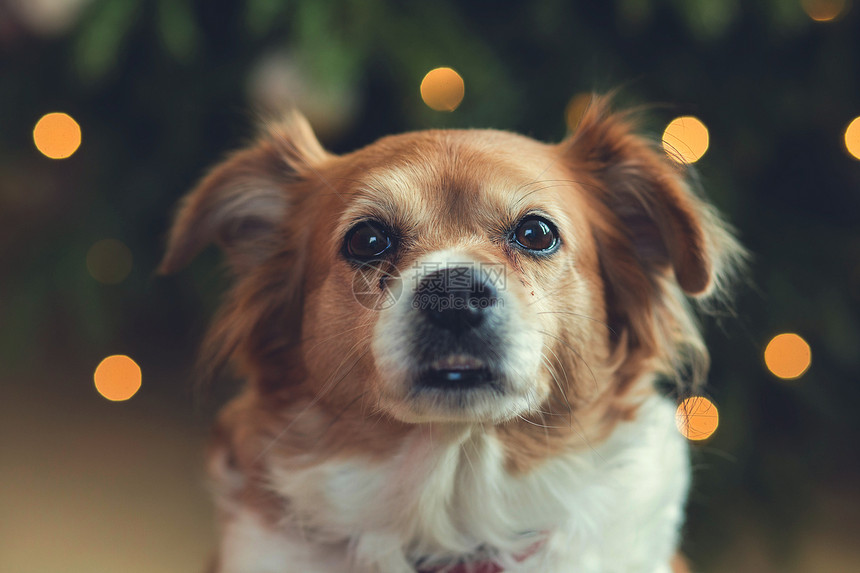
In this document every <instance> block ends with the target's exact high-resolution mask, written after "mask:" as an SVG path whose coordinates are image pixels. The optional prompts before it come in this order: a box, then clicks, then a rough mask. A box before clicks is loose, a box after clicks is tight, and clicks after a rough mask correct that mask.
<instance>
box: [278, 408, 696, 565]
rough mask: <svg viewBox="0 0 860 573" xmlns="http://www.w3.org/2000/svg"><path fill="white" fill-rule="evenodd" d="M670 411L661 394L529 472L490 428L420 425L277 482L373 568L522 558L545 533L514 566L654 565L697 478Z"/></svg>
mask: <svg viewBox="0 0 860 573" xmlns="http://www.w3.org/2000/svg"><path fill="white" fill-rule="evenodd" d="M672 413H673V412H672V411H671V405H670V404H668V403H665V402H664V401H663V400H662V399H657V398H655V399H653V400H651V401H649V403H646V404H645V405H643V408H642V410H641V411H640V415H639V416H638V417H637V421H636V422H633V423H630V424H626V425H624V426H622V427H620V428H619V429H618V430H617V431H616V433H615V434H614V435H613V436H612V437H611V438H610V439H609V440H608V441H606V442H604V443H602V444H600V445H597V446H595V448H593V449H590V450H586V451H582V452H577V453H571V454H567V455H565V456H560V457H558V458H553V459H551V460H548V461H547V462H546V463H545V464H544V465H543V466H541V467H539V468H537V469H535V470H534V471H533V472H531V473H529V474H527V475H524V476H513V475H511V474H510V473H508V472H507V471H506V470H505V468H504V455H503V449H502V446H501V444H500V442H499V441H498V440H497V438H495V437H494V436H493V434H492V433H485V432H475V431H470V432H466V431H465V430H464V431H463V433H462V434H461V435H456V436H452V435H448V436H441V435H438V434H434V432H433V431H432V430H426V431H422V430H418V431H416V432H415V433H414V434H413V435H412V436H410V438H409V439H407V440H406V441H404V443H403V445H402V447H401V448H400V449H399V451H398V453H397V455H396V456H393V457H392V458H391V459H388V460H385V461H376V462H370V461H368V460H364V459H357V458H350V459H340V460H331V461H327V462H325V463H322V464H319V465H315V466H313V467H310V468H306V469H302V470H295V469H288V468H286V467H278V466H273V467H272V468H271V480H272V485H273V486H274V488H275V489H276V490H277V491H278V492H279V493H280V494H281V495H283V496H284V497H285V498H286V499H288V500H290V510H291V516H290V517H291V518H292V520H293V522H294V523H295V524H296V525H298V526H300V527H301V528H302V529H303V531H305V532H306V533H305V534H306V535H309V538H310V539H317V540H319V541H320V542H327V543H337V542H344V541H346V542H348V545H349V546H350V547H351V548H352V551H353V552H354V555H353V556H352V558H351V559H353V560H354V561H355V562H358V563H364V564H366V567H363V566H362V567H359V568H357V569H356V570H357V571H365V570H367V571H376V570H379V571H401V570H402V571H414V570H415V569H414V564H415V563H416V561H418V560H419V559H427V558H430V559H431V560H432V559H438V560H440V561H444V560H446V559H450V558H452V557H456V556H462V555H469V554H473V553H474V552H476V551H482V550H484V549H485V548H487V547H491V548H493V550H494V551H496V554H497V555H499V554H501V555H504V556H506V557H507V558H508V559H514V558H515V557H516V556H518V555H522V554H523V551H524V549H525V548H527V547H529V546H530V545H532V544H533V543H534V540H535V539H536V538H539V539H545V540H546V543H544V545H543V547H542V550H541V552H540V553H541V554H540V555H536V556H534V557H533V558H530V559H529V560H528V563H529V565H528V566H526V564H524V567H526V568H525V569H516V570H522V571H533V570H537V569H530V568H528V567H535V566H536V565H535V562H538V561H540V563H542V565H541V567H544V569H541V570H544V571H556V570H559V571H567V570H568V569H556V568H554V565H553V563H555V562H557V561H559V562H560V561H566V562H567V563H568V564H571V563H576V564H577V566H578V567H579V568H578V569H576V568H574V569H569V570H576V571H616V570H617V571H636V570H639V569H637V567H640V566H641V567H643V569H642V570H643V571H648V570H651V569H649V568H650V563H651V562H654V563H657V562H659V561H660V560H662V559H663V558H664V557H665V558H666V560H668V556H669V555H671V552H672V550H673V548H674V544H675V541H676V536H677V528H678V526H679V524H680V521H681V517H682V506H683V500H684V498H685V494H686V488H687V482H688V479H689V476H688V469H687V453H686V447H685V444H684V443H683V440H682V439H681V438H680V436H679V435H678V433H677V432H676V431H675V430H674V427H673V425H674V424H673V423H672V420H673V417H672ZM607 559H613V560H614V561H617V562H618V567H617V568H615V567H614V566H611V565H607ZM541 560H542V561H541ZM622 561H623V563H622ZM625 567H626V568H625ZM510 570H511V571H513V570H514V569H513V568H511V569H510Z"/></svg>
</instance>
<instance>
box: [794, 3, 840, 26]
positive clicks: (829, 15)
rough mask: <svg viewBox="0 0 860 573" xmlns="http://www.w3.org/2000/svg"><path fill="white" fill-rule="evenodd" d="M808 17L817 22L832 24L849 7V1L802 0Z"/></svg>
mask: <svg viewBox="0 0 860 573" xmlns="http://www.w3.org/2000/svg"><path fill="white" fill-rule="evenodd" d="M800 5H801V6H802V7H803V11H804V12H806V14H807V16H809V17H810V18H812V19H813V20H815V21H816V22H831V21H833V20H835V19H836V18H838V17H839V16H841V15H842V14H843V13H844V12H845V9H846V8H847V6H848V2H847V0H801V1H800Z"/></svg>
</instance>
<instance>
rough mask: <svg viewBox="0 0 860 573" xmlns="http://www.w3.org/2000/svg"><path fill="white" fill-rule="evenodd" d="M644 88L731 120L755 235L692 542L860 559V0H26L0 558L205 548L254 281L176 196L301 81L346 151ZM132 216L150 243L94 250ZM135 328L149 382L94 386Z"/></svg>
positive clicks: (125, 229) (3, 291)
mask: <svg viewBox="0 0 860 573" xmlns="http://www.w3.org/2000/svg"><path fill="white" fill-rule="evenodd" d="M828 10H831V12H832V13H836V14H838V15H837V16H836V17H835V18H833V19H832V20H829V21H815V20H813V18H811V17H810V14H812V15H815V16H816V17H818V18H821V17H822V15H825V16H826V15H827V11H828ZM438 66H450V67H453V68H454V69H456V70H457V71H458V72H459V73H460V74H461V76H462V77H463V79H464V81H465V98H464V99H463V102H462V104H461V105H460V107H459V108H458V109H456V110H455V111H454V112H452V113H443V112H436V111H433V110H431V109H429V108H428V107H427V106H426V105H424V103H423V102H422V101H421V98H420V95H419V90H418V87H419V84H420V82H421V79H422V78H423V77H424V75H425V74H426V73H427V72H428V71H429V70H430V69H432V68H435V67H438ZM618 86H621V87H622V90H621V92H620V96H619V98H618V99H619V101H620V103H621V104H622V105H640V104H656V105H654V106H653V107H652V110H651V112H650V113H649V122H650V123H648V124H647V125H646V128H648V129H649V130H650V131H651V133H652V135H653V136H654V137H656V138H659V137H660V133H661V131H662V129H663V127H664V126H665V125H666V123H668V121H669V120H671V119H672V118H674V117H676V116H679V115H695V116H697V117H699V118H700V119H701V120H702V121H703V122H704V123H705V124H706V125H707V126H708V128H709V130H710V148H709V150H708V152H707V153H706V154H705V156H704V157H703V158H702V159H701V160H700V161H699V162H698V163H697V164H696V170H697V173H698V176H699V177H700V179H701V181H702V184H703V186H704V188H705V189H706V190H707V192H708V195H709V196H710V197H711V199H712V200H713V201H714V203H716V204H717V206H718V207H719V208H720V209H721V210H722V211H723V212H724V213H725V214H726V216H727V218H728V219H729V220H730V221H732V222H733V223H734V224H735V225H736V226H737V227H738V229H739V232H740V236H741V240H742V242H743V243H744V244H745V245H746V246H747V247H748V248H749V249H750V250H751V251H752V252H753V255H754V259H753V262H752V264H751V267H750V271H749V273H748V276H746V277H744V278H745V284H743V285H742V286H741V287H740V288H739V290H738V302H737V305H736V311H737V312H736V316H732V315H729V314H727V315H726V316H722V317H718V320H708V321H707V329H706V330H707V335H708V336H707V337H708V342H709V345H710V348H711V350H712V355H713V362H714V364H713V367H712V371H711V377H710V382H709V387H708V396H709V397H710V398H711V399H712V400H713V401H714V403H715V404H716V405H717V406H718V407H719V411H720V415H721V422H720V426H719V429H718V430H717V432H716V434H715V435H714V436H713V437H712V438H711V439H709V440H707V441H706V442H704V443H701V444H696V445H694V449H695V468H696V481H695V486H694V488H693V492H692V494H691V500H690V518H689V522H688V525H687V527H686V533H685V534H686V540H685V545H684V550H685V552H686V553H687V554H688V555H689V556H690V558H691V560H692V561H693V562H694V563H695V564H696V569H697V570H700V571H703V572H727V573H728V572H747V571H749V572H771V571H772V572H795V571H797V572H800V571H804V572H806V571H809V572H816V573H819V572H825V573H826V572H847V571H860V546H858V544H857V543H856V540H857V537H858V534H860V488H858V482H860V456H858V452H860V448H858V446H857V442H858V438H860V415H858V404H860V402H858V400H860V387H858V383H860V320H858V314H860V313H858V308H860V161H858V160H857V159H855V158H853V157H851V156H850V155H849V153H848V152H847V151H846V148H845V144H844V139H843V136H844V133H845V129H846V126H847V125H848V124H849V122H850V121H851V120H852V119H853V118H855V117H857V116H860V6H853V9H852V6H851V4H850V2H846V1H842V0H760V1H758V2H741V0H698V1H695V2H694V1H686V0H614V1H605V2H572V1H569V0H531V1H528V2H500V1H489V0H474V1H471V2H454V1H451V0H444V1H443V0H437V1H433V2H406V1H383V0H361V1H360V0H351V1H334V0H253V1H248V2H228V1H222V0H0V571H4V572H7V571H8V572H16V573H17V572H28V573H29V572H34V573H35V572H39V573H41V572H46V571H65V572H78V571H81V572H83V571H87V572H93V571H105V572H108V571H110V572H113V571H123V572H148V571H159V572H174V571H175V572H179V571H189V570H191V571H194V570H198V569H199V567H200V566H201V565H202V563H203V561H204V559H205V556H206V553H207V551H208V549H209V547H210V546H211V544H212V542H213V541H212V540H213V536H214V533H213V527H212V524H211V509H210V507H209V504H208V501H207V499H206V494H205V487H204V482H203V471H202V459H203V454H202V443H203V440H204V437H205V433H206V428H207V425H208V423H209V421H210V419H211V416H212V412H213V411H214V409H215V408H216V407H217V405H218V403H219V401H220V400H221V399H223V396H224V395H226V394H228V393H229V392H230V388H229V387H226V386H229V385H226V386H222V387H221V389H220V390H218V391H215V392H214V395H212V396H209V397H206V398H204V399H202V400H195V398H194V396H193V393H192V390H191V388H192V380H193V376H194V375H193V362H194V355H195V353H196V349H197V344H198V342H199V340H200V338H201V337H202V334H203V332H204V331H205V327H206V324H207V321H208V318H209V317H211V315H212V312H213V309H214V307H215V305H216V303H217V300H218V296H219V294H220V293H221V292H223V289H224V288H225V284H226V283H225V281H224V280H223V279H222V278H221V272H220V269H219V265H218V256H217V253H215V252H214V250H211V249H210V250H209V251H207V252H206V253H205V254H204V255H203V256H202V257H200V258H199V260H197V261H195V262H194V263H193V264H192V265H191V267H190V268H189V269H188V270H186V271H184V272H183V273H181V274H179V275H178V276H176V277H169V278H161V277H157V276H155V274H154V269H155V268H156V265H157V263H158V260H159V256H160V254H161V252H162V250H163V246H164V236H165V233H166V230H167V227H168V223H169V219H170V215H171V213H172V212H173V209H174V206H175V203H176V201H177V200H178V199H179V197H180V196H181V195H182V194H183V193H184V192H185V191H186V190H187V189H189V188H190V187H191V186H192V185H193V184H194V182H195V180H196V179H197V178H198V177H199V176H200V175H201V174H202V173H203V172H204V171H205V169H206V168H207V166H209V165H211V164H213V163H214V162H216V161H217V160H218V159H219V158H220V157H221V156H223V154H224V153H226V152H227V151H228V150H230V149H233V148H236V147H238V146H239V145H241V144H243V143H244V142H246V141H247V140H248V138H249V137H250V136H251V135H252V133H253V124H254V118H255V116H256V113H257V112H258V111H260V110H265V109H268V108H271V107H273V106H274V107H276V106H279V105H283V103H284V102H290V103H293V104H295V105H296V106H298V107H299V108H300V109H302V110H303V111H304V112H305V113H306V115H307V116H308V117H309V118H310V120H311V123H312V124H313V125H314V126H315V128H316V129H317V131H318V134H319V136H320V138H321V140H322V141H323V143H324V144H325V145H326V146H327V147H328V148H329V149H331V150H333V151H335V152H341V151H348V150H351V149H354V148H355V147H358V146H361V145H364V144H367V143H369V142H371V141H373V140H374V139H376V138H378V137H379V136H382V135H385V134H388V133H392V132H398V131H403V130H411V129H423V128H429V127H494V128H502V129H511V130H515V131H519V132H522V133H525V134H527V135H531V136H533V137H536V138H538V139H543V140H550V141H557V140H559V139H561V138H562V137H563V136H564V135H565V133H566V131H567V129H568V128H567V126H566V123H565V108H566V106H567V104H568V102H569V101H570V99H571V98H572V97H573V96H575V95H576V94H579V93H582V92H588V91H591V90H597V91H607V90H609V89H612V88H615V87H618ZM54 111H62V112H65V113H68V114H70V115H71V116H72V117H73V118H75V120H77V122H78V123H79V124H80V126H81V131H82V144H81V146H80V148H79V149H78V150H77V152H76V153H74V155H72V156H71V157H69V158H68V159H62V160H52V159H48V158H47V157H45V156H44V155H42V154H41V153H39V151H38V150H37V149H36V147H35V146H34V143H33V129H34V126H35V124H36V122H37V121H38V120H39V118H40V117H42V116H43V115H44V114H46V113H48V112H54ZM104 239H115V240H118V241H120V242H121V243H122V244H124V245H125V246H126V247H127V249H128V250H127V251H124V250H123V247H121V246H120V247H119V248H118V249H117V248H114V250H111V249H106V251H105V252H106V254H105V253H102V255H98V254H94V253H96V252H97V251H92V250H91V249H92V247H93V245H95V244H96V243H98V242H99V241H102V240H104ZM113 244H114V246H115V245H116V243H113ZM102 245H103V246H104V244H102ZM129 256H130V261H131V267H130V268H131V270H130V273H129V274H128V275H127V276H125V277H123V276H122V275H123V273H122V272H120V271H117V270H116V269H117V267H121V266H122V265H123V264H124V263H127V262H128V261H129V258H128V257H129ZM99 257H101V258H99ZM88 260H89V266H88ZM98 268H102V272H107V273H110V272H115V273H118V274H117V275H116V276H115V277H114V278H113V279H111V280H118V279H120V280H119V282H114V283H104V282H100V281H99V280H96V278H95V277H98V276H100V275H99V271H98ZM105 268H107V271H105V270H104V269H105ZM93 269H95V270H93ZM111 269H112V270H111ZM101 278H102V280H105V277H104V276H101ZM781 332H796V333H798V334H800V335H801V336H802V337H803V338H804V339H805V340H806V341H807V342H808V343H809V345H810V347H811V349H812V366H811V368H810V369H809V370H808V371H807V372H806V373H805V374H804V375H803V376H802V377H800V378H799V379H797V380H792V381H784V380H780V379H779V378H776V377H775V376H773V375H772V374H770V373H769V372H768V370H767V368H766V367H765V364H764V361H763V351H764V348H765V346H766V344H767V343H768V341H769V340H770V339H771V338H772V337H773V336H774V335H776V334H778V333H781ZM112 354H127V355H129V356H131V357H132V358H134V360H135V361H137V363H138V364H139V365H140V367H141V369H142V372H143V385H142V387H141V389H140V391H139V392H138V393H137V394H136V395H135V396H134V397H133V398H132V399H130V400H128V401H127V402H109V401H107V400H105V399H104V398H102V397H101V396H100V395H99V394H98V393H97V392H96V391H95V388H94V386H93V379H92V376H93V371H94V370H95V367H96V365H97V364H99V362H100V361H101V360H102V359H103V358H104V357H106V356H108V355H112Z"/></svg>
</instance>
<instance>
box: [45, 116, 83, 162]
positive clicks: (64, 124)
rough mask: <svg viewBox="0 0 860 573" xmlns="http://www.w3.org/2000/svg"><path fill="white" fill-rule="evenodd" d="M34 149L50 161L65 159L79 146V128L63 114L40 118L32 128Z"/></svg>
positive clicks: (76, 123) (69, 117)
mask: <svg viewBox="0 0 860 573" xmlns="http://www.w3.org/2000/svg"><path fill="white" fill-rule="evenodd" d="M33 141H34V142H35V143H36V148H37V149H38V150H39V151H41V152H42V154H43V155H45V156H46V157H50V158H51V159H65V158H67V157H69V156H71V155H72V154H73V153H74V152H75V151H77V150H78V147H80V145H81V127H80V126H79V125H78V122H76V121H75V120H74V119H72V118H71V116H69V115H68V114H65V113H59V112H54V113H49V114H47V115H44V116H42V118H41V119H40V120H39V121H38V122H36V127H34V128H33Z"/></svg>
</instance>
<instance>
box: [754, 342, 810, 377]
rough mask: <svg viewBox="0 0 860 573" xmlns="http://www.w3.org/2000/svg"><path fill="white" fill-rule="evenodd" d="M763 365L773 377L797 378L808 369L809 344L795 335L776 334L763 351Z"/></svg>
mask: <svg viewBox="0 0 860 573" xmlns="http://www.w3.org/2000/svg"><path fill="white" fill-rule="evenodd" d="M764 363H765V364H766V365H767V369H768V370H770V371H771V372H772V373H773V374H774V376H777V377H779V378H783V379H785V380H791V379H793V378H799V377H800V376H802V375H803V373H804V372H806V370H807V369H808V368H809V365H810V364H811V363H812V351H811V350H810V348H809V344H807V343H806V341H805V340H804V339H803V338H801V337H800V336H798V335H797V334H794V333H791V332H787V333H784V334H778V335H776V336H774V337H773V338H772V339H771V341H770V342H768V344H767V348H765V349H764Z"/></svg>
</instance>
